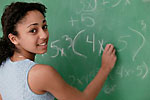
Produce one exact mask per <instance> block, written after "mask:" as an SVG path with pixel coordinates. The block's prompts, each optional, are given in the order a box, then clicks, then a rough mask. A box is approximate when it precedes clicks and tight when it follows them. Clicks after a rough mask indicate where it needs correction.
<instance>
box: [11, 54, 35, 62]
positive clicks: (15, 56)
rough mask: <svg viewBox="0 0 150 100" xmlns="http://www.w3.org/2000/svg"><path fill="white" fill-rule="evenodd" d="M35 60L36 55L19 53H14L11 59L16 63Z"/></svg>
mask: <svg viewBox="0 0 150 100" xmlns="http://www.w3.org/2000/svg"><path fill="white" fill-rule="evenodd" d="M34 58H35V54H30V55H25V54H21V53H18V52H14V54H13V56H12V57H11V58H10V59H11V60H12V61H14V62H15V61H19V60H24V59H30V60H32V61H34Z"/></svg>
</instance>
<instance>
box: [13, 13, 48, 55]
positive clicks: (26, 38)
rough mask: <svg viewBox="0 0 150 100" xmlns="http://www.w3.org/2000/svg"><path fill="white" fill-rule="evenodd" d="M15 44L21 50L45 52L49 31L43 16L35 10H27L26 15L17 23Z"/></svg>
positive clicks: (35, 52)
mask: <svg viewBox="0 0 150 100" xmlns="http://www.w3.org/2000/svg"><path fill="white" fill-rule="evenodd" d="M16 30H17V32H18V37H17V45H15V46H16V47H17V48H18V49H19V50H20V51H21V52H24V53H31V54H43V53H45V52H47V44H48V38H49V33H48V29H47V24H46V20H45V18H44V16H43V15H42V14H41V13H40V12H39V11H37V10H33V11H29V12H27V15H26V16H25V17H24V18H23V19H22V20H21V21H19V22H18V23H17V25H16Z"/></svg>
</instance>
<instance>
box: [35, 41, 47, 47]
mask: <svg viewBox="0 0 150 100" xmlns="http://www.w3.org/2000/svg"><path fill="white" fill-rule="evenodd" d="M45 45H47V42H44V43H41V44H37V46H45Z"/></svg>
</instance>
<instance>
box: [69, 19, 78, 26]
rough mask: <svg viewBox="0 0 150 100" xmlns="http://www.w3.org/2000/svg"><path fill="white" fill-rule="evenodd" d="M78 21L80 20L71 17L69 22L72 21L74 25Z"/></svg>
mask: <svg viewBox="0 0 150 100" xmlns="http://www.w3.org/2000/svg"><path fill="white" fill-rule="evenodd" d="M77 21H78V20H74V19H73V18H72V17H71V19H70V21H69V22H70V23H71V25H72V26H74V23H75V22H77Z"/></svg>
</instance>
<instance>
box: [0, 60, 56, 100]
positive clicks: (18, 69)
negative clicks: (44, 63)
mask: <svg viewBox="0 0 150 100" xmlns="http://www.w3.org/2000/svg"><path fill="white" fill-rule="evenodd" d="M35 64H36V63H35V62H33V61H31V60H29V59H25V60H21V61H17V62H12V61H11V60H10V59H9V58H7V60H6V62H3V63H2V65H1V66H0V94H1V95H2V100H54V96H53V95H52V94H50V93H48V92H47V93H45V94H42V95H38V94H35V93H34V92H32V91H31V89H30V88H29V85H28V80H27V77H28V72H29V70H30V69H31V68H32V67H33V66H34V65H35Z"/></svg>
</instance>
